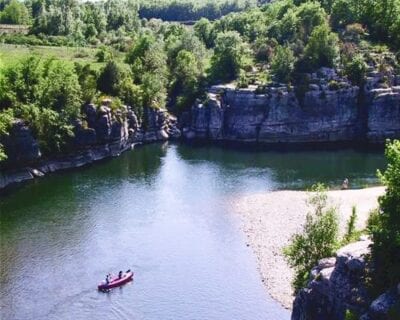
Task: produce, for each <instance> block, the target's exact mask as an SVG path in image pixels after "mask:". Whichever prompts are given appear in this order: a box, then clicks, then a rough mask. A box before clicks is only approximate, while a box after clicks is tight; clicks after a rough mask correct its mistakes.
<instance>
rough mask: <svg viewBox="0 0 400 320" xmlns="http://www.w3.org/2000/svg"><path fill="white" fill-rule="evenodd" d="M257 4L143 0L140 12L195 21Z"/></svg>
mask: <svg viewBox="0 0 400 320" xmlns="http://www.w3.org/2000/svg"><path fill="white" fill-rule="evenodd" d="M256 5H257V1H256V0H214V1H209V0H197V1H193V0H161V1H159V0H158V1H157V0H153V1H151V0H150V1H149V0H142V1H141V6H140V10H139V14H140V16H141V17H142V18H147V19H151V18H158V19H162V20H167V21H193V20H199V19H200V18H202V17H204V18H207V19H211V20H214V19H217V18H220V17H221V16H224V15H226V14H228V13H229V12H237V11H243V10H246V9H248V8H252V7H255V6H256Z"/></svg>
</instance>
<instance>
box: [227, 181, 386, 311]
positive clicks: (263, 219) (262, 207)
mask: <svg viewBox="0 0 400 320" xmlns="http://www.w3.org/2000/svg"><path fill="white" fill-rule="evenodd" d="M383 193H384V188H383V187H376V188H368V189H362V190H346V191H329V192H328V196H329V203H330V204H331V205H334V206H336V207H337V208H338V213H339V216H340V225H341V230H342V231H343V230H344V228H345V225H346V221H347V220H348V218H349V216H350V214H351V208H352V207H353V206H356V207H357V213H358V221H357V225H358V228H363V227H364V226H365V223H366V220H367V218H368V214H369V212H370V210H372V209H374V208H376V207H377V206H378V202H377V198H378V197H379V196H380V195H382V194H383ZM308 196H309V194H308V193H307V192H303V191H276V192H270V193H262V194H254V195H248V196H244V197H241V198H237V199H234V200H232V206H233V210H234V211H235V212H236V213H237V214H239V216H240V217H241V220H242V226H243V230H244V232H245V233H246V235H247V239H248V244H249V245H250V246H251V247H252V249H253V251H254V253H255V255H256V258H257V262H258V267H259V270H260V273H261V277H262V279H263V281H264V283H265V285H266V287H267V290H268V292H269V294H271V296H272V297H273V298H274V299H276V300H277V301H279V302H280V303H281V304H282V305H283V306H284V307H285V308H289V309H290V308H291V307H292V302H293V296H292V288H291V281H292V278H293V272H292V270H291V269H290V268H289V266H288V265H287V263H286V261H285V259H284V257H283V255H282V248H283V247H285V246H286V245H287V244H288V242H289V240H290V237H291V235H292V234H294V233H296V232H298V231H300V230H301V226H302V224H303V223H304V221H305V216H306V214H307V212H308V211H309V207H308V206H307V203H306V200H307V198H308Z"/></svg>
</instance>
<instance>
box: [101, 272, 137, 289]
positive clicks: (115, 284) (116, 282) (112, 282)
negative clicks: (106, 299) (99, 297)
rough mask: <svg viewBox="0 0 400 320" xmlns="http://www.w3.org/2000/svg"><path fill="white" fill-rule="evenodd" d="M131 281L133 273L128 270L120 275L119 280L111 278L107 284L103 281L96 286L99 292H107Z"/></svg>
mask: <svg viewBox="0 0 400 320" xmlns="http://www.w3.org/2000/svg"><path fill="white" fill-rule="evenodd" d="M132 279H133V272H132V271H130V270H129V271H127V272H126V273H124V274H122V277H121V278H118V277H114V278H111V280H110V281H109V282H108V284H107V283H106V282H105V281H103V282H102V283H100V284H99V285H98V286H97V288H98V289H99V290H108V289H111V288H115V287H119V286H122V285H123V284H125V283H128V282H129V281H132Z"/></svg>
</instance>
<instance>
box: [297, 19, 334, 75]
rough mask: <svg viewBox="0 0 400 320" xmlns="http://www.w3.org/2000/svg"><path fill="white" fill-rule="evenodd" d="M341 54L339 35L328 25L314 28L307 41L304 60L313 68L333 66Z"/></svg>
mask: <svg viewBox="0 0 400 320" xmlns="http://www.w3.org/2000/svg"><path fill="white" fill-rule="evenodd" d="M338 55H339V47H338V37H337V35H336V34H335V33H332V32H331V31H330V29H329V27H328V25H325V24H324V25H321V26H319V27H317V28H315V29H314V31H313V32H312V34H311V36H310V39H309V41H308V43H307V46H306V48H305V53H304V60H305V62H306V63H307V64H308V66H309V68H310V69H311V70H316V69H318V68H320V67H328V68H330V67H333V66H334V65H335V61H336V58H337V57H338Z"/></svg>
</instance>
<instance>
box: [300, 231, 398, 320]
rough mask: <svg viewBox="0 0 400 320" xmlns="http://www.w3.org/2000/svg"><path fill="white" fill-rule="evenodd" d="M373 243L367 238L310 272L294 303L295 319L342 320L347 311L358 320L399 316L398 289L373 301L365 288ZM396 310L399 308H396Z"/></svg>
mask: <svg viewBox="0 0 400 320" xmlns="http://www.w3.org/2000/svg"><path fill="white" fill-rule="evenodd" d="M370 245H371V241H369V240H367V239H364V241H359V242H356V243H352V244H349V245H347V246H346V247H344V248H342V249H340V250H339V251H338V252H337V254H336V257H333V258H327V259H322V260H321V261H320V262H319V264H318V266H316V267H315V268H314V269H312V271H311V276H310V281H309V283H308V286H307V287H306V288H304V289H302V290H301V291H300V292H299V293H298V294H297V296H296V299H295V301H294V303H293V313H292V320H307V319H310V320H311V319H312V320H319V319H321V320H322V319H324V320H329V319H332V320H333V319H335V320H341V319H345V317H346V312H351V313H352V314H353V315H356V316H357V319H358V318H360V319H363V320H374V319H377V320H381V319H382V320H383V319H395V318H391V314H392V315H393V314H397V315H398V314H400V313H396V312H400V310H399V308H400V284H399V288H393V289H392V290H390V291H388V292H386V293H384V294H382V295H381V296H379V297H378V298H377V299H375V300H373V299H372V298H371V296H370V295H369V293H368V290H367V287H366V276H367V275H366V270H367V266H366V256H367V254H368V253H369V250H370V249H369V246H370ZM396 308H397V309H396Z"/></svg>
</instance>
